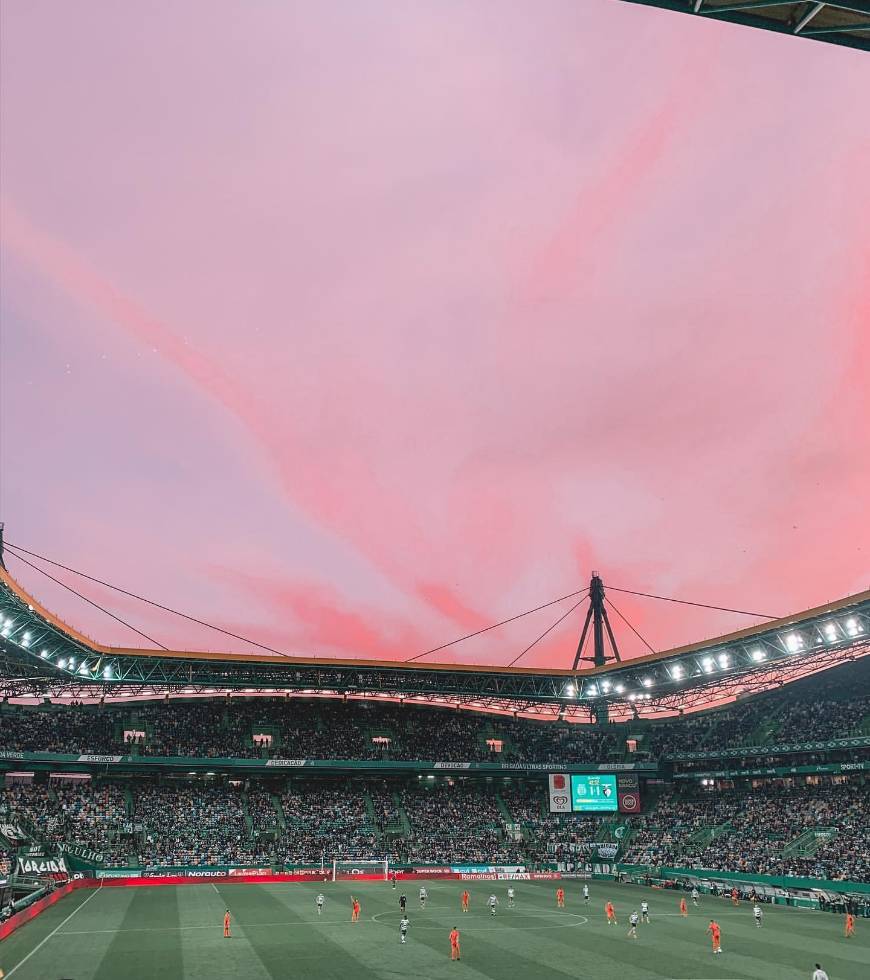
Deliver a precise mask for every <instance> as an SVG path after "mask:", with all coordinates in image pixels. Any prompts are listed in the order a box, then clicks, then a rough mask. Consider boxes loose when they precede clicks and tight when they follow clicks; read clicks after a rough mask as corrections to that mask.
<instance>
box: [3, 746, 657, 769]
mask: <svg viewBox="0 0 870 980" xmlns="http://www.w3.org/2000/svg"><path fill="white" fill-rule="evenodd" d="M4 761H6V762H14V763H16V764H17V765H21V764H23V763H24V764H29V765H33V766H42V767H51V768H52V769H58V770H67V771H69V770H79V771H81V769H82V768H83V767H85V768H92V767H97V768H99V769H106V770H107V771H116V772H117V771H123V770H126V771H130V770H135V771H138V772H142V771H143V770H147V769H153V770H159V769H184V770H186V771H188V772H198V771H201V770H206V771H211V770H213V769H244V770H247V771H262V772H264V773H272V774H275V773H278V772H286V773H287V774H288V775H289V774H290V773H291V772H298V771H299V770H302V769H304V770H305V771H306V772H310V771H318V770H319V771H324V772H329V771H335V772H346V771H352V772H376V773H385V772H396V773H401V772H408V773H417V772H443V773H451V774H456V773H463V772H474V773H489V774H494V773H505V774H507V773H547V772H642V773H648V774H651V775H652V774H655V773H656V772H658V766H657V764H656V763H655V762H601V763H591V764H590V763H586V764H582V765H581V764H572V763H563V762H559V763H556V762H436V761H419V762H417V761H415V762H401V761H394V760H391V759H372V760H368V759H366V760H360V759H232V758H224V759H206V758H199V757H192V756H191V757H188V756H156V755H144V756H140V755H64V754H56V753H52V752H5V751H3V752H0V766H2V764H3V762H4Z"/></svg>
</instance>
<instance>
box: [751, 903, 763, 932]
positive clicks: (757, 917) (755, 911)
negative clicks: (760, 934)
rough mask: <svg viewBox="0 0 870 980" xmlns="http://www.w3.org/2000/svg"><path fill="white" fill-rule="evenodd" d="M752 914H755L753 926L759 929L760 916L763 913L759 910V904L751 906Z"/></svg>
mask: <svg viewBox="0 0 870 980" xmlns="http://www.w3.org/2000/svg"><path fill="white" fill-rule="evenodd" d="M752 914H753V915H754V916H755V927H756V928H757V929H760V928H761V917H762V915H763V914H764V913H763V912H762V911H761V906H760V905H755V906H753V908H752Z"/></svg>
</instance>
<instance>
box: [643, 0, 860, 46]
mask: <svg viewBox="0 0 870 980" xmlns="http://www.w3.org/2000/svg"><path fill="white" fill-rule="evenodd" d="M628 2H629V3H642V4H644V5H645V6H647V7H663V8H664V9H666V10H677V11H679V12H681V13H685V14H695V15H696V16H698V17H705V18H707V19H708V20H724V21H728V22H730V23H732V24H743V25H745V26H746V27H757V28H761V29H762V30H765V31H776V32H777V33H779V34H792V35H794V36H795V37H808V38H811V39H812V40H814V41H827V42H829V43H830V44H845V45H847V46H848V47H851V48H860V49H862V50H864V51H870V0H833V2H830V3H827V2H826V3H819V2H816V0H804V2H801V3H795V0H628Z"/></svg>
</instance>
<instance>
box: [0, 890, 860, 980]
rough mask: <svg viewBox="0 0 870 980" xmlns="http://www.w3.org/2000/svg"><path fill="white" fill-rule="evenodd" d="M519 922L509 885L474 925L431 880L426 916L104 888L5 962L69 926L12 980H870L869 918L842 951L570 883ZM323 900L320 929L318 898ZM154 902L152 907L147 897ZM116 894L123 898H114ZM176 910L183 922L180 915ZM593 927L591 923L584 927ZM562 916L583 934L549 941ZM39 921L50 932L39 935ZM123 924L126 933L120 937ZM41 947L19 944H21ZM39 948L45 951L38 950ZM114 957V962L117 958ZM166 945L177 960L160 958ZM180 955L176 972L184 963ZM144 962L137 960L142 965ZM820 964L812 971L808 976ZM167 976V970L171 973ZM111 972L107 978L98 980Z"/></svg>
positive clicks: (283, 896) (532, 905) (829, 937)
mask: <svg viewBox="0 0 870 980" xmlns="http://www.w3.org/2000/svg"><path fill="white" fill-rule="evenodd" d="M512 884H513V886H514V887H515V889H516V895H517V901H516V908H515V909H509V908H508V907H507V900H506V891H507V887H508V883H507V882H504V881H485V882H484V881H475V882H469V883H468V888H469V891H470V892H471V896H472V898H471V912H470V913H469V914H467V915H463V914H462V913H461V911H460V904H459V895H460V893H461V891H462V889H463V888H464V887H465V883H464V882H459V881H432V882H427V888H428V889H429V895H430V900H429V902H428V903H427V907H426V909H425V910H422V909H420V907H419V903H418V901H417V884H416V883H413V882H405V885H406V887H405V888H404V889H397V890H393V889H391V888H390V887H389V886H388V885H385V884H383V883H380V882H377V883H376V882H358V881H349V882H334V883H332V882H331V883H328V884H324V883H323V882H312V883H307V882H306V883H299V884H290V883H276V884H271V883H270V884H251V885H239V884H233V885H230V884H223V885H220V886H218V887H213V885H214V883H213V882H203V883H201V884H196V885H188V886H183V887H178V888H172V886H161V887H160V888H148V889H145V888H143V889H135V888H131V889H103V891H102V893H101V895H102V897H101V898H94V899H93V901H92V902H91V904H90V905H89V906H88V908H87V909H85V911H84V912H83V913H82V915H81V916H80V917H78V918H77V919H75V920H73V922H72V925H73V927H78V928H69V925H70V923H69V921H68V919H69V917H67V916H66V912H65V911H62V912H60V914H58V912H57V907H55V908H54V909H48V910H47V911H46V913H45V914H44V918H43V917H42V916H41V917H40V918H39V919H37V920H35V921H34V922H33V923H31V924H29V925H28V926H26V927H25V928H24V929H22V930H19V932H18V933H16V935H15V936H13V937H10V940H8V943H9V944H11V945H8V946H7V943H4V944H2V947H0V955H2V954H7V956H8V955H10V954H12V952H13V950H14V952H15V954H17V955H23V954H24V953H25V952H27V951H28V950H31V952H35V946H36V945H38V944H39V940H40V939H41V937H44V936H46V933H47V932H48V931H49V930H51V929H52V926H53V924H54V923H57V922H59V920H60V919H62V918H64V917H66V919H67V922H66V924H63V923H61V924H60V926H59V927H58V929H57V931H56V932H55V933H54V938H55V940H57V939H60V938H61V937H63V942H57V941H54V942H51V943H48V942H46V943H45V944H44V945H43V946H42V948H41V951H40V955H39V956H38V957H36V956H34V957H33V959H31V960H30V962H29V963H27V964H26V965H25V966H23V967H22V968H21V970H20V971H18V972H16V974H15V975H14V977H12V980H43V978H51V977H60V976H63V977H77V978H78V980H94V978H95V976H96V977H98V978H100V980H104V978H107V977H112V978H113V980H114V978H116V977H124V980H144V978H146V977H147V978H149V980H150V978H151V977H154V976H160V977H161V978H162V980H182V978H183V980H215V978H219V977H227V978H229V977H233V978H236V977H244V978H245V980H279V978H280V980H284V978H289V977H300V978H304V980H348V977H350V978H351V980H401V978H403V977H425V978H426V980H448V978H449V980H453V978H458V980H504V978H513V977H520V976H523V977H528V978H529V980H538V978H539V977H544V976H548V977H554V978H556V980H568V978H571V980H578V978H584V977H588V976H595V977H596V980H671V978H685V980H693V978H707V980H736V978H740V980H795V978H799V977H804V976H809V974H810V972H812V963H815V962H817V961H818V962H820V963H822V964H823V965H824V966H825V968H826V969H827V970H828V973H829V975H830V976H831V977H833V978H835V980H864V976H865V974H866V969H865V967H866V963H867V962H868V960H870V946H868V939H870V930H866V929H864V928H863V925H864V923H863V922H862V921H860V920H859V923H858V930H857V934H856V937H855V939H850V940H846V939H844V938H843V921H842V918H841V917H839V916H836V915H831V914H830V913H821V912H816V913H810V914H808V913H807V912H805V911H803V910H796V909H792V908H787V907H784V906H765V907H764V911H765V916H764V925H763V928H761V929H757V928H756V926H755V923H754V921H753V918H752V913H751V910H750V907H749V906H745V905H743V906H741V907H739V908H734V907H732V906H731V905H730V903H724V902H722V903H720V902H718V901H716V900H713V899H711V900H708V901H705V902H703V903H702V906H701V907H700V908H694V907H693V908H691V911H690V914H689V916H688V917H687V918H686V919H684V918H683V917H682V916H680V915H678V914H676V913H677V903H678V901H679V897H680V896H679V895H678V894H676V895H675V894H674V893H669V892H661V891H657V890H650V889H645V888H641V887H636V886H627V885H622V886H619V885H615V884H613V883H608V882H595V883H592V896H591V897H592V901H591V902H590V903H589V904H588V905H586V904H585V903H584V902H583V901H582V897H581V893H580V885H577V884H576V883H574V882H566V892H567V896H566V900H567V908H566V909H565V910H557V909H556V907H555V904H556V903H555V886H554V885H553V884H552V882H546V883H544V882H531V881H528V882H527V881H517V882H513V883H512ZM402 890H404V891H405V893H406V894H407V896H408V899H409V901H408V917H409V919H410V921H411V926H410V931H409V936H408V941H407V943H406V944H402V943H401V942H400V934H399V928H398V925H399V918H400V911H399V906H398V897H399V894H400V893H401V891H402ZM319 891H322V892H323V893H324V894H325V895H326V908H325V911H324V914H323V915H322V916H321V917H320V918H319V919H318V917H317V911H316V906H315V901H314V899H315V896H316V894H317V893H318V892H319ZM145 892H147V893H148V894H149V895H150V896H151V898H150V899H143V898H140V897H138V896H140V895H141V894H142V893H145ZM113 893H114V894H113ZM490 893H494V894H495V895H497V897H498V898H499V900H500V902H501V904H500V905H499V907H498V911H497V914H496V916H495V917H491V916H490V915H489V913H488V910H487V908H486V899H487V896H488V895H489V894H490ZM351 894H354V895H357V896H358V897H359V898H360V900H361V902H362V919H361V921H360V922H359V923H358V924H351V922H350V895H351ZM168 896H174V901H175V902H176V903H177V906H178V910H177V912H176V911H173V910H172V909H170V908H167V899H168ZM608 898H611V899H612V900H613V903H614V905H615V907H616V911H617V915H618V918H619V926H618V927H609V926H607V925H606V923H605V918H604V913H603V906H604V903H605V901H606V900H607V899H608ZM644 900H646V901H648V902H649V904H650V912H651V923H650V924H648V925H646V924H641V925H640V926H639V929H638V936H639V938H638V939H637V940H633V939H629V938H628V936H627V935H626V933H627V931H628V921H627V920H628V914H629V913H630V912H631V910H632V909H634V908H637V909H638V910H639V907H640V902H641V901H644ZM227 904H229V906H230V909H231V911H232V914H233V931H234V937H237V938H233V939H232V940H223V938H222V920H223V913H224V909H225V908H226V906H227ZM587 916H588V918H589V921H588V923H587V922H583V923H582V924H580V923H581V920H582V918H584V917H587ZM560 918H563V919H566V920H570V921H572V922H576V923H578V924H577V925H574V926H572V927H571V928H561V927H559V928H550V927H549V926H550V924H551V923H553V922H555V923H557V924H558V923H559V919H560ZM710 918H716V919H717V920H718V921H719V922H720V923H721V925H722V934H723V948H724V953H723V955H721V956H713V954H712V952H711V946H710V939H709V936H707V934H706V928H707V923H708V922H709V920H710ZM40 920H41V921H40ZM453 925H457V926H458V927H459V929H460V930H461V932H462V953H463V955H462V961H461V963H459V964H457V963H451V961H450V945H449V940H448V933H449V931H450V928H451V927H452V926H453ZM112 926H117V927H118V928H117V929H112V928H110V927H112ZM28 935H29V936H32V939H31V940H29V942H28V941H25V942H19V943H17V944H16V940H17V939H18V940H26V937H27V936H28ZM31 947H32V948H31ZM110 947H111V949H110ZM162 947H167V948H170V947H171V948H172V949H173V950H175V953H174V954H173V956H174V959H172V960H167V959H165V958H164V959H163V960H161V956H160V950H161V948H162ZM179 949H180V950H181V956H180V958H179V956H178V954H177V951H178V950H179ZM134 951H135V952H134ZM808 957H809V958H810V959H811V962H809V963H808ZM161 963H166V964H167V966H166V967H165V968H161ZM98 968H99V971H100V972H99V973H95V971H96V970H97V969H98Z"/></svg>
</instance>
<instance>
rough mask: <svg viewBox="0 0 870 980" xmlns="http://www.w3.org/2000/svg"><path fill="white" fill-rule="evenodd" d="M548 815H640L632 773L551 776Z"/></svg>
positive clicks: (635, 784) (562, 774)
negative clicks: (618, 813) (617, 813)
mask: <svg viewBox="0 0 870 980" xmlns="http://www.w3.org/2000/svg"><path fill="white" fill-rule="evenodd" d="M548 779H549V784H550V785H549V790H550V813H616V812H617V811H619V812H620V813H639V812H640V809H641V805H640V786H639V781H638V777H637V775H636V774H635V773H624V772H620V773H618V774H617V773H604V772H590V773H570V774H569V773H550V775H549V777H548Z"/></svg>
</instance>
